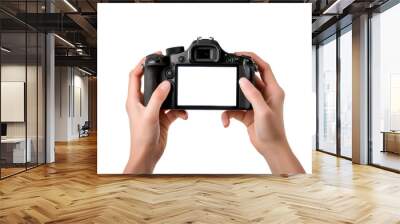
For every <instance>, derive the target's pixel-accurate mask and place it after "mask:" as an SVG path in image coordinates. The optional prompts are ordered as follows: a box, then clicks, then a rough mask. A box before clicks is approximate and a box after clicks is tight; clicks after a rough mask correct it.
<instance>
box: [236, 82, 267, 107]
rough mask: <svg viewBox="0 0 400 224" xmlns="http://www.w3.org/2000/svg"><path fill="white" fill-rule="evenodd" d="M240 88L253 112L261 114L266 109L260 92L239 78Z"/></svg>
mask: <svg viewBox="0 0 400 224" xmlns="http://www.w3.org/2000/svg"><path fill="white" fill-rule="evenodd" d="M239 85H240V88H241V89H242V92H243V94H244V95H245V97H246V98H247V100H248V101H249V102H250V103H251V105H252V106H253V108H254V110H255V112H257V111H259V112H262V111H264V110H266V109H267V104H266V103H265V100H264V97H263V96H262V94H261V92H260V91H258V89H257V88H256V87H255V86H254V85H253V84H252V83H251V82H250V81H249V80H248V79H246V78H241V79H240V80H239Z"/></svg>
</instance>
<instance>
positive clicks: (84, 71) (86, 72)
mask: <svg viewBox="0 0 400 224" xmlns="http://www.w3.org/2000/svg"><path fill="white" fill-rule="evenodd" d="M78 70H79V71H81V72H83V73H85V74H87V75H90V76H92V73H90V72H88V71H86V70H83V69H81V68H79V67H78Z"/></svg>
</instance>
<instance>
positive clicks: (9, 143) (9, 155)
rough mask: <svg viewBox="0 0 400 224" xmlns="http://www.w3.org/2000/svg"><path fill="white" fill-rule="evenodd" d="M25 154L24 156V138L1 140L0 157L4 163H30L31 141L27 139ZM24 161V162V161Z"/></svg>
mask: <svg viewBox="0 0 400 224" xmlns="http://www.w3.org/2000/svg"><path fill="white" fill-rule="evenodd" d="M26 142H27V143H28V144H27V147H26V154H25V138H6V139H1V157H2V159H5V160H6V163H25V162H31V158H32V154H31V145H32V141H31V139H30V138H27V140H26ZM25 160H26V161H25Z"/></svg>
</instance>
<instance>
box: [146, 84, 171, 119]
mask: <svg viewBox="0 0 400 224" xmlns="http://www.w3.org/2000/svg"><path fill="white" fill-rule="evenodd" d="M170 89H171V83H169V81H163V82H162V83H161V84H159V85H158V87H157V88H156V89H155V90H154V92H153V94H152V95H151V97H150V101H149V103H148V104H147V107H146V111H148V113H150V114H152V115H154V116H158V114H159V113H160V108H161V105H162V103H163V102H164V101H165V99H166V98H167V96H168V93H169V90H170Z"/></svg>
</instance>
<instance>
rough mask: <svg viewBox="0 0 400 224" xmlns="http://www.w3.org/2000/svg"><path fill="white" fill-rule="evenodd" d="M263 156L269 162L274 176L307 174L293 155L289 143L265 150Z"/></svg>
mask: <svg viewBox="0 0 400 224" xmlns="http://www.w3.org/2000/svg"><path fill="white" fill-rule="evenodd" d="M263 151H264V153H263V156H264V158H265V160H266V161H267V163H268V165H269V167H270V169H271V172H272V174H275V175H281V174H287V175H292V174H300V173H305V171H304V169H303V167H302V165H301V164H300V162H299V161H298V160H297V158H296V156H295V155H294V154H293V152H292V150H291V148H290V146H289V144H288V143H287V141H285V142H283V143H281V144H276V145H274V146H272V147H271V146H269V147H268V148H265V149H264V150H263Z"/></svg>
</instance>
